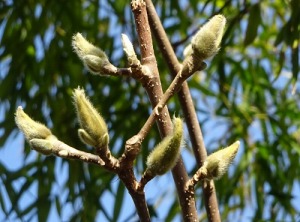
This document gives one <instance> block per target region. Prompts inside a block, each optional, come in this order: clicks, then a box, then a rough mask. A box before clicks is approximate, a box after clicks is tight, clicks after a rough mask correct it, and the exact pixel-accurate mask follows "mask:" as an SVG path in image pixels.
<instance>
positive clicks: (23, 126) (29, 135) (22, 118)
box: [15, 106, 52, 141]
mask: <svg viewBox="0 0 300 222" xmlns="http://www.w3.org/2000/svg"><path fill="white" fill-rule="evenodd" d="M15 122H16V124H17V126H18V128H19V129H20V130H21V131H22V132H23V133H24V135H25V138H26V139H27V140H28V141H30V140H31V139H46V138H47V137H49V136H51V135H52V133H51V131H50V130H49V129H48V128H47V127H46V126H45V125H43V124H41V123H39V122H36V121H34V120H33V119H31V118H30V117H29V116H28V115H27V114H26V113H25V112H24V111H23V108H22V107H21V106H19V107H18V109H17V111H16V113H15Z"/></svg>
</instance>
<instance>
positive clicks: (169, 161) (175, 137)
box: [146, 117, 183, 176]
mask: <svg viewBox="0 0 300 222" xmlns="http://www.w3.org/2000/svg"><path fill="white" fill-rule="evenodd" d="M182 137H183V123H182V120H181V119H180V118H176V117H174V118H173V133H172V134H171V135H169V136H166V137H165V138H164V139H163V140H162V141H161V142H160V143H159V144H158V145H157V146H156V147H155V148H154V149H153V151H152V152H151V153H150V154H149V156H148V158H147V169H146V172H147V173H148V174H149V175H152V176H155V175H163V174H165V173H166V172H167V171H169V170H170V169H172V168H173V167H174V166H175V165H176V163H177V160H178V158H179V155H180V147H181V145H182Z"/></svg>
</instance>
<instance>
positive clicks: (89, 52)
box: [72, 33, 115, 74]
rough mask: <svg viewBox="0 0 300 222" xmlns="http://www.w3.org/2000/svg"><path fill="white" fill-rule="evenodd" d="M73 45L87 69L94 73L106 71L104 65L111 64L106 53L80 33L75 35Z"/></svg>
mask: <svg viewBox="0 0 300 222" xmlns="http://www.w3.org/2000/svg"><path fill="white" fill-rule="evenodd" d="M72 47H73V49H74V51H75V52H76V54H77V55H78V57H79V58H80V59H81V60H82V61H83V62H84V65H85V66H86V67H87V69H88V70H89V71H90V72H92V73H94V74H102V73H103V72H106V68H105V67H104V66H106V65H111V64H110V62H109V60H108V58H107V56H106V54H105V53H104V52H103V51H102V50H101V49H99V48H98V47H96V46H94V45H93V44H91V43H89V42H88V41H87V40H86V39H85V38H84V37H83V36H82V35H81V34H80V33H77V34H75V35H74V36H73V39H72ZM111 66H112V65H111ZM112 67H114V66H112ZM114 68H115V67H114Z"/></svg>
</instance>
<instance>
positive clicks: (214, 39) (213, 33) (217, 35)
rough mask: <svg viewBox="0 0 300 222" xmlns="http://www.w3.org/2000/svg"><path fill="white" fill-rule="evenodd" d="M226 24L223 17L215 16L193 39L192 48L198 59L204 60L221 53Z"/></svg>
mask: <svg viewBox="0 0 300 222" xmlns="http://www.w3.org/2000/svg"><path fill="white" fill-rule="evenodd" d="M225 24H226V18H225V17H224V16H223V15H215V16H214V17H212V18H211V19H210V20H209V21H208V22H207V23H206V24H204V25H203V26H202V27H201V28H200V30H199V31H198V32H197V33H196V35H195V36H194V37H193V39H192V48H193V51H194V53H195V55H196V56H197V57H199V58H201V59H202V60H204V59H207V58H209V57H211V56H213V55H215V54H216V53H217V52H218V51H219V46H220V43H221V40H222V37H223V32H224V28H225Z"/></svg>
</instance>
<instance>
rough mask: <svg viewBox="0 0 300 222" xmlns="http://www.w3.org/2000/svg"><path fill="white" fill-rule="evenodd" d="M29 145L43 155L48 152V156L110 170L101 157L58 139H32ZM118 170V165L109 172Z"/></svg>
mask: <svg viewBox="0 0 300 222" xmlns="http://www.w3.org/2000/svg"><path fill="white" fill-rule="evenodd" d="M29 143H30V145H31V147H32V149H34V150H36V151H37V152H39V153H42V154H45V152H44V151H46V150H47V152H48V153H47V154H48V155H49V154H53V155H56V156H59V157H62V158H66V159H75V160H81V161H83V162H86V163H93V164H96V165H98V166H103V167H105V168H106V169H108V168H107V166H106V165H105V163H104V161H103V160H102V159H101V158H100V157H99V156H97V155H94V154H91V153H86V152H83V151H80V150H77V149H75V148H73V147H71V146H69V145H67V144H65V143H63V142H62V141H60V140H57V139H51V140H49V139H31V140H30V141H29ZM117 168H118V164H116V166H114V167H113V168H109V169H108V170H110V171H115V170H116V169H117ZM114 169H115V170H114Z"/></svg>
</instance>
